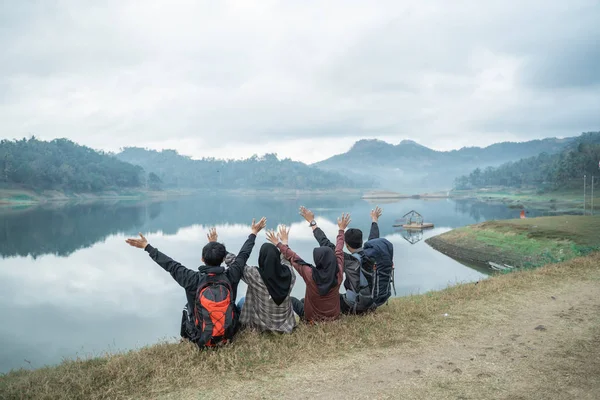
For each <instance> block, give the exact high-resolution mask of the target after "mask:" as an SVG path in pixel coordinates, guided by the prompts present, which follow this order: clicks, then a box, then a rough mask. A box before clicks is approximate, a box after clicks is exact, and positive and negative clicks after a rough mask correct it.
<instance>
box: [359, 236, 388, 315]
mask: <svg viewBox="0 0 600 400" xmlns="http://www.w3.org/2000/svg"><path fill="white" fill-rule="evenodd" d="M364 256H365V257H364V261H363V266H364V269H365V270H367V271H369V270H370V271H372V273H371V276H369V277H367V280H368V281H369V286H370V287H371V290H372V296H373V303H374V305H375V306H376V307H379V306H380V305H382V304H385V302H387V300H388V299H389V298H390V296H391V295H392V282H393V279H394V246H393V245H392V243H390V241H389V240H387V239H384V238H377V239H372V240H369V241H368V242H366V243H365V245H364Z"/></svg>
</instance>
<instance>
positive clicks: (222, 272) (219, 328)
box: [126, 217, 267, 348]
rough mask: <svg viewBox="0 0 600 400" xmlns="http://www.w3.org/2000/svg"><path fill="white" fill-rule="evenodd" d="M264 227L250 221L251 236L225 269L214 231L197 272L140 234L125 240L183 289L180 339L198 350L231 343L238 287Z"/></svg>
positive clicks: (235, 325) (236, 319) (263, 221)
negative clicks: (151, 260) (168, 274)
mask: <svg viewBox="0 0 600 400" xmlns="http://www.w3.org/2000/svg"><path fill="white" fill-rule="evenodd" d="M266 223H267V220H266V218H264V217H263V218H262V219H261V220H260V221H259V222H258V223H256V221H255V220H252V226H251V234H250V235H249V236H248V239H247V240H246V242H245V243H244V245H243V246H242V248H241V250H240V252H239V253H238V255H237V256H236V257H235V260H234V261H233V262H232V263H231V264H230V266H229V268H227V269H226V268H225V267H223V266H221V264H222V263H223V261H224V260H225V257H226V255H227V250H226V249H225V246H224V245H223V244H221V243H218V242H217V237H216V232H215V231H214V230H211V231H210V233H209V234H208V240H209V243H208V244H207V245H206V246H204V248H203V249H202V262H203V265H202V266H201V267H199V268H198V270H197V271H194V270H191V269H188V268H186V267H184V266H183V265H181V264H180V263H178V262H177V261H175V260H173V259H171V258H170V257H168V256H167V255H165V254H163V253H161V252H160V251H158V249H156V248H154V247H152V246H151V245H150V244H148V241H147V240H146V238H145V237H144V236H143V235H142V234H141V233H140V234H139V235H140V239H127V240H126V242H127V244H129V245H130V246H133V247H137V248H140V249H144V250H145V251H146V252H147V253H148V254H149V255H150V258H152V259H153V260H154V261H155V262H156V263H157V264H158V265H160V266H161V267H162V268H163V269H164V270H165V271H167V272H169V273H170V274H171V276H172V277H173V279H174V280H175V281H176V282H177V283H178V284H179V285H180V286H181V287H183V288H184V289H185V294H186V297H187V315H186V312H185V310H184V317H183V321H182V329H181V336H182V337H183V338H185V339H189V340H191V341H192V342H194V343H196V344H197V345H198V347H200V348H203V347H214V346H218V345H221V344H226V343H228V342H229V341H231V340H232V339H233V336H234V335H235V333H236V332H237V330H238V328H239V323H238V322H239V310H238V309H237V307H236V305H235V299H236V295H237V288H238V284H239V282H240V279H241V278H242V274H243V270H244V266H245V265H246V262H247V261H248V258H249V257H250V254H251V253H252V249H253V248H254V242H255V240H256V235H257V234H258V232H260V231H261V230H262V229H263V228H264V227H265V225H266Z"/></svg>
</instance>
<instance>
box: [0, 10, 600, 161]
mask: <svg viewBox="0 0 600 400" xmlns="http://www.w3.org/2000/svg"><path fill="white" fill-rule="evenodd" d="M598 21H600V3H599V2H598V1H597V0H571V1H568V2H567V1H552V2H548V1H536V0H525V1H512V2H511V1H506V0H486V1H477V0H473V1H447V0H439V1H434V0H432V1H427V2H422V1H416V0H415V1H398V0H390V1H368V2H367V1H363V0H359V1H353V0H343V1H342V0H340V1H336V0H330V1H326V2H325V1H311V0H293V1H292V0H286V1H270V0H260V1H259V0H254V1H241V0H240V1H225V0H219V1H214V0H207V1H200V0H196V1H192V0H190V1H182V0H154V1H149V0H148V1H147V0H143V1H142V0H139V1H131V0H118V1H112V0H109V1H102V2H97V1H83V0H72V1H63V0H37V1H34V0H32V1H27V2H26V1H19V0H0V52H1V53H0V54H1V58H0V59H1V62H0V121H1V123H2V129H1V131H0V132H1V133H0V137H2V138H15V137H23V136H30V135H32V134H33V135H35V136H37V137H39V138H42V139H53V138H57V137H67V138H69V139H72V140H74V141H77V142H79V143H82V144H85V145H88V146H91V147H94V148H99V149H105V150H112V151H115V150H118V149H119V148H121V147H123V146H141V147H149V148H156V149H162V148H174V149H177V150H178V151H180V152H181V153H183V154H187V155H191V156H193V157H203V156H214V157H226V158H243V157H248V156H250V155H252V154H254V153H258V154H263V153H265V152H277V153H278V154H279V155H280V156H285V157H291V158H293V159H297V160H301V161H305V162H314V161H317V160H320V159H324V158H326V157H329V156H331V155H333V154H336V153H341V152H344V151H346V150H347V149H348V148H349V147H350V146H351V145H352V144H353V143H354V142H355V141H356V140H358V139H361V138H379V139H382V140H386V141H388V142H392V143H397V142H399V141H400V140H402V139H413V140H415V141H417V142H419V143H421V144H423V145H426V146H429V147H432V148H435V149H441V150H446V149H453V148H459V147H462V146H469V145H480V146H481V145H488V144H491V143H494V142H497V141H505V140H512V141H515V140H518V141H521V140H529V139H535V138H543V137H548V136H558V137H564V136H574V135H577V134H579V133H580V132H582V131H587V130H598V129H600V46H599V45H598V41H599V40H600V23H599V22H598Z"/></svg>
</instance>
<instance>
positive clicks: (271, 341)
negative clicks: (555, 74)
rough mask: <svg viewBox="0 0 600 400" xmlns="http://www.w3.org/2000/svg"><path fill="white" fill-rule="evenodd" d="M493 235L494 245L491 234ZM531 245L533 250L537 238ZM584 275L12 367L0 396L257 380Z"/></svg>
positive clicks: (156, 391) (548, 271)
mask: <svg viewBox="0 0 600 400" xmlns="http://www.w3.org/2000/svg"><path fill="white" fill-rule="evenodd" d="M568 218H573V217H568ZM580 218H583V217H580ZM599 221H600V219H591V218H590V219H589V221H584V220H568V222H570V223H572V222H576V223H575V224H572V225H569V224H568V223H566V222H567V221H565V220H561V219H560V218H539V219H536V220H533V219H532V220H525V221H521V220H519V221H507V222H505V223H497V222H496V224H499V225H498V226H497V227H494V228H493V230H495V231H496V232H502V231H503V230H504V234H503V235H504V237H507V238H510V239H511V240H513V239H514V238H513V237H512V236H514V237H519V240H521V241H525V242H529V241H532V240H533V241H536V240H548V241H551V242H555V243H561V242H562V241H564V239H565V238H566V239H568V240H569V241H572V242H573V243H578V245H581V246H591V247H594V246H597V245H598V244H600V235H598V232H599V227H598V222H599ZM567 225H568V226H567ZM534 226H537V227H538V228H539V229H538V228H536V229H537V230H535V231H534V232H535V234H534V237H527V236H526V235H525V236H523V234H524V233H525V232H529V230H530V229H533V227H534ZM510 228H512V229H514V230H509V229H510ZM470 229H474V230H476V229H480V228H470ZM525 229H527V230H525ZM515 232H516V233H515ZM536 235H537V236H536ZM540 235H541V239H538V238H539V237H540ZM590 235H592V236H590ZM494 240H496V243H500V241H498V238H495V239H494ZM530 247H531V249H536V248H537V249H539V246H537V245H531V246H530ZM590 279H594V280H598V279H600V253H597V252H596V253H593V254H590V255H588V256H586V257H579V258H575V259H572V260H570V261H568V262H565V263H561V264H554V265H553V266H549V267H545V268H539V269H534V270H523V271H519V272H515V273H512V274H507V275H500V276H496V277H493V278H491V279H488V280H485V281H482V282H479V283H478V284H472V283H471V284H463V285H458V286H455V287H451V288H448V289H446V290H443V291H439V292H431V293H427V294H423V295H418V296H410V297H405V298H399V299H393V300H391V301H390V303H389V305H388V306H384V307H382V308H381V309H380V310H378V312H377V313H374V314H371V315H367V316H361V317H346V318H343V319H341V320H339V321H336V322H333V323H327V324H319V325H316V326H305V325H302V326H300V327H299V328H298V329H297V331H296V332H295V333H294V334H293V335H270V334H263V335H260V334H256V333H253V332H244V333H243V334H242V335H241V336H240V337H239V339H238V340H237V342H236V344H234V345H233V346H230V347H227V348H224V349H220V350H219V351H206V352H198V351H196V350H195V349H194V347H193V346H192V345H189V344H169V343H163V344H157V345H154V346H149V347H147V348H144V349H141V350H137V351H130V352H127V353H124V354H117V355H108V356H106V357H102V358H96V359H92V360H75V361H66V362H63V363H62V364H61V365H59V366H56V367H48V368H42V369H38V370H34V371H25V370H22V371H15V372H11V373H10V374H8V375H5V376H2V377H0V398H8V399H12V398H15V399H16V398H28V399H29V398H32V399H33V398H35V399H40V398H47V399H60V398H81V399H104V398H121V397H132V396H133V397H136V398H147V397H155V396H157V395H160V394H163V395H164V394H167V393H178V392H179V391H181V390H183V389H186V390H188V391H189V390H192V391H194V390H196V391H198V393H202V392H204V391H205V390H211V389H214V388H217V387H218V386H220V384H221V383H222V382H224V381H227V380H236V381H237V380H244V379H266V377H268V376H273V375H276V374H277V373H281V371H285V370H288V367H290V366H291V365H293V366H301V365H309V364H312V363H314V362H315V360H319V362H321V361H327V360H334V359H337V358H339V357H340V354H355V353H359V352H364V351H372V350H382V349H389V348H393V347H395V346H398V345H400V344H402V343H411V342H419V341H421V340H422V338H423V337H425V336H426V337H428V338H431V339H434V338H436V337H439V336H440V335H443V334H444V332H445V331H444V325H443V324H442V322H441V321H443V320H440V315H441V314H443V313H446V312H448V313H451V314H452V313H456V312H460V310H462V309H464V307H465V305H468V306H469V308H473V309H474V310H475V311H474V312H473V318H476V317H477V314H478V313H479V314H481V316H485V315H488V314H489V308H488V307H489V305H490V304H497V302H498V301H499V299H501V297H502V296H505V295H512V296H514V295H519V296H526V295H527V290H531V288H532V287H543V286H548V287H551V286H552V285H557V284H560V283H564V282H566V281H569V280H579V281H586V280H590ZM200 377H201V378H200ZM175 397H177V396H175Z"/></svg>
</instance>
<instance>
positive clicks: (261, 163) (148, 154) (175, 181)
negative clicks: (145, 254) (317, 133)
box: [115, 147, 357, 189]
mask: <svg viewBox="0 0 600 400" xmlns="http://www.w3.org/2000/svg"><path fill="white" fill-rule="evenodd" d="M115 156H116V157H117V158H118V159H120V160H122V161H125V162H128V163H131V164H134V165H139V166H140V167H142V168H144V170H146V171H148V172H151V173H154V174H156V175H157V176H158V177H159V178H160V180H161V181H162V184H163V186H164V187H165V188H167V187H180V188H223V189H238V188H247V189H266V188H269V189H270V188H272V189H335V188H353V187H356V186H357V184H356V183H355V182H354V181H353V180H352V179H350V178H348V177H344V176H342V175H341V174H338V173H336V172H330V171H324V170H322V169H319V168H316V167H311V166H308V165H306V164H303V163H301V162H296V161H292V160H289V159H284V160H280V159H278V158H277V155H276V154H265V155H264V156H262V157H258V156H256V155H255V156H252V157H250V158H248V159H245V160H216V159H212V158H209V159H206V158H205V159H201V160H193V159H192V158H190V157H187V156H183V155H181V154H179V153H177V152H176V151H174V150H163V151H155V150H146V149H141V148H138V147H128V148H125V149H123V151H121V152H120V153H118V154H116V155H115Z"/></svg>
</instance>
